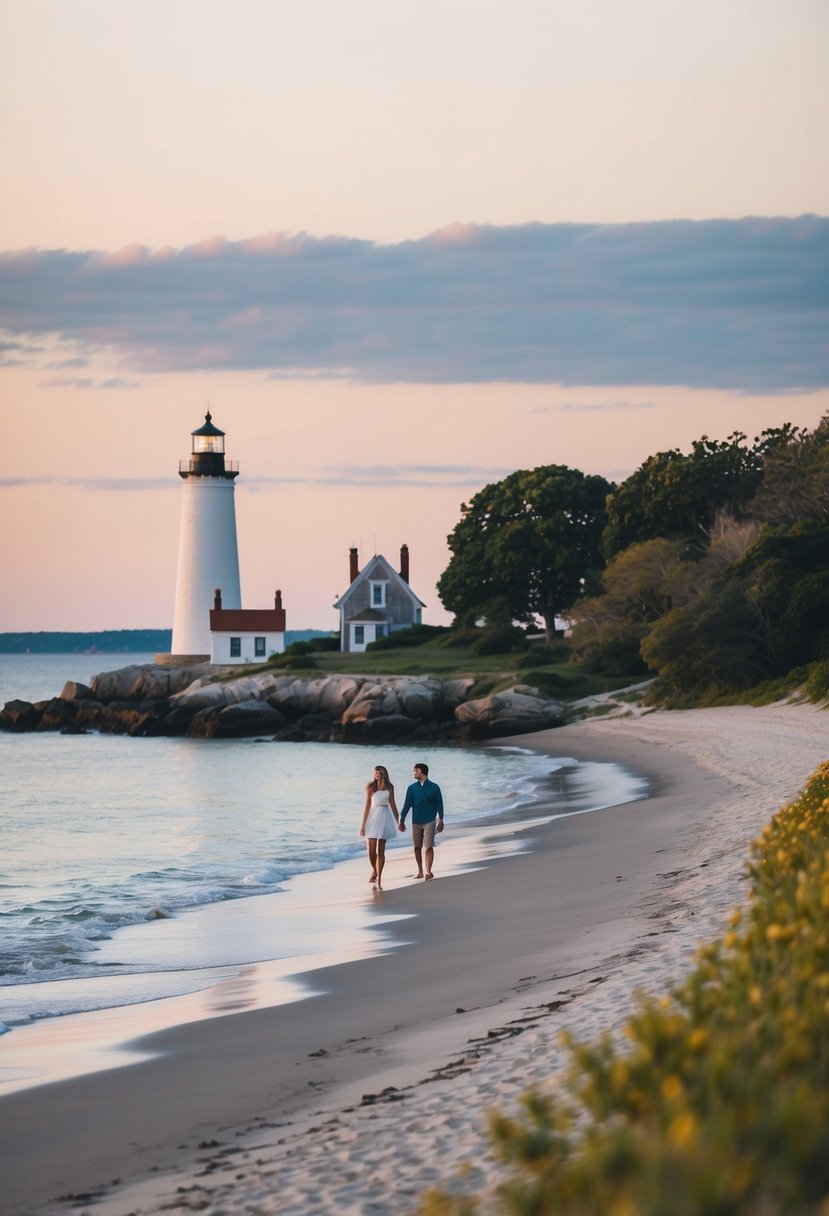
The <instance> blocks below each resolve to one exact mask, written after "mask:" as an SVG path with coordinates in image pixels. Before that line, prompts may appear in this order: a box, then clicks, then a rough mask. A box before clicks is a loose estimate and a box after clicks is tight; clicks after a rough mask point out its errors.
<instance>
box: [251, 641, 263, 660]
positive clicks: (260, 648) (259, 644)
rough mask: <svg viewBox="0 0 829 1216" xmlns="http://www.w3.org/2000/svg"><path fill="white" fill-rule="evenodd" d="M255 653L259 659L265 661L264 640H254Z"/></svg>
mask: <svg viewBox="0 0 829 1216" xmlns="http://www.w3.org/2000/svg"><path fill="white" fill-rule="evenodd" d="M253 653H254V655H255V656H256V658H257V659H264V657H265V639H264V638H254V639H253Z"/></svg>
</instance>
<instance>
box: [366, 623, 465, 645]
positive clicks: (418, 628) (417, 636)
mask: <svg viewBox="0 0 829 1216" xmlns="http://www.w3.org/2000/svg"><path fill="white" fill-rule="evenodd" d="M448 632H449V630H448V629H446V628H444V626H442V625H410V626H409V628H408V629H395V630H394V631H393V632H392V633H387V634H386V636H385V637H382V638H378V639H377V641H376V642H369V644H368V646H366V650H397V649H399V648H400V647H403V646H422V645H423V644H424V642H432V641H434V640H435V639H437V638H442V637H443V636H444V635H445V634H448Z"/></svg>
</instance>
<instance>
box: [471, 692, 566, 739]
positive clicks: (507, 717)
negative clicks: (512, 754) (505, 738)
mask: <svg viewBox="0 0 829 1216" xmlns="http://www.w3.org/2000/svg"><path fill="white" fill-rule="evenodd" d="M561 709H562V707H561V705H560V704H559V703H558V702H557V701H547V700H546V699H545V698H543V697H533V696H528V695H527V694H526V693H522V692H517V691H516V690H515V689H506V690H505V691H504V692H500V693H495V694H494V695H492V696H489V697H478V698H476V699H475V700H473V701H465V702H464V703H463V704H462V705H458V706H457V707H456V709H455V720H456V721H457V722H459V723H461V725H463V726H465V727H467V728H468V729H469V730H470V733H472V734H481V735H515V734H523V733H525V732H530V731H535V730H543V729H544V728H545V727H548V726H554V725H555V724H556V722H557V721H558V720H559V718H560V715H561Z"/></svg>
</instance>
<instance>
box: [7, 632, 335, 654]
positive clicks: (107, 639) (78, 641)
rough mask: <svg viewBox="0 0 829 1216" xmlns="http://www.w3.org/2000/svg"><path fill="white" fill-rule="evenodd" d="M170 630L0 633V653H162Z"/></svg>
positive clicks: (302, 637) (295, 638)
mask: <svg viewBox="0 0 829 1216" xmlns="http://www.w3.org/2000/svg"><path fill="white" fill-rule="evenodd" d="M331 632H332V631H331V630H330V629H288V630H286V632H285V645H286V646H290V645H291V644H292V643H293V642H307V641H310V640H311V639H312V638H318V637H330V635H331ZM172 638H173V631H172V629H99V630H93V631H89V632H85V633H84V632H77V631H73V630H40V631H22V632H19V633H13V632H8V633H0V654H16V655H25V654H32V655H39V654H113V655H118V654H151V655H156V654H165V653H168V652H169V650H170V646H171V644H172Z"/></svg>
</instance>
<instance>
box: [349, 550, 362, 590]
mask: <svg viewBox="0 0 829 1216" xmlns="http://www.w3.org/2000/svg"><path fill="white" fill-rule="evenodd" d="M359 573H360V566H359V564H358V562H357V550H356V549H349V551H348V581H349V584H351V583H353V582H354V580H355V578H356V577H357V575H358V574H359Z"/></svg>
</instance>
